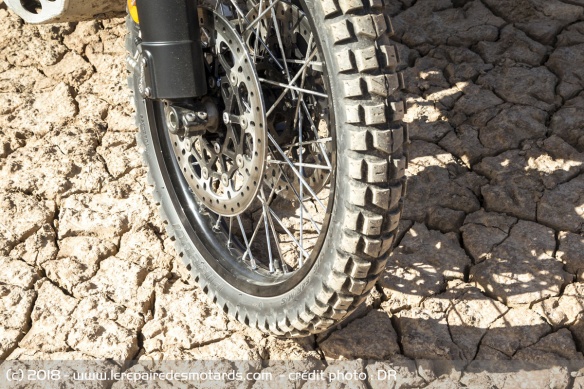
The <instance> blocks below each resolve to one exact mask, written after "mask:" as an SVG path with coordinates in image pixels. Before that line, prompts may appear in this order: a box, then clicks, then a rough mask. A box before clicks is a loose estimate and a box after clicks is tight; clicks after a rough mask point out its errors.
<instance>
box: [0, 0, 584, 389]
mask: <svg viewBox="0 0 584 389" xmlns="http://www.w3.org/2000/svg"><path fill="white" fill-rule="evenodd" d="M386 3H388V7H389V9H390V11H391V14H392V15H393V27H394V29H395V40H396V45H397V47H398V49H399V54H400V60H401V65H402V68H403V73H404V76H405V80H406V85H407V90H406V92H405V98H406V99H407V102H408V106H409V110H408V114H407V121H408V122H410V125H409V132H410V138H411V140H412V143H411V147H410V158H411V161H410V164H409V168H408V176H409V185H408V194H407V198H406V206H405V210H404V214H403V221H402V222H401V224H400V231H401V233H400V235H399V241H398V243H397V247H396V249H395V251H394V253H393V255H392V258H391V259H390V261H389V264H388V266H387V269H386V271H385V273H384V274H383V276H382V277H381V279H380V281H379V282H378V284H377V286H376V288H375V289H374V290H373V292H372V294H371V297H370V298H369V299H368V301H367V304H366V305H364V306H362V307H361V308H360V309H359V310H358V311H357V312H356V313H355V314H354V315H353V316H352V317H351V318H350V320H348V321H347V322H345V323H343V324H342V325H341V326H339V327H338V328H335V329H334V330H332V331H329V332H328V333H325V334H322V335H319V336H315V337H310V338H306V339H302V340H282V339H277V338H274V337H267V336H265V335H263V334H261V333H260V332H258V331H254V330H250V329H248V328H246V327H244V326H242V325H241V324H239V323H238V322H236V321H235V320H233V319H231V318H229V317H228V316H226V315H225V314H224V313H223V312H221V311H219V310H218V309H216V307H215V306H214V305H213V304H211V303H210V302H209V301H208V300H207V298H206V296H205V295H204V293H203V292H202V291H201V290H200V289H199V288H198V287H197V285H196V284H195V283H194V282H192V280H190V279H189V277H188V274H187V271H186V269H185V268H184V266H183V265H182V263H181V262H180V261H179V260H177V258H176V253H175V251H174V249H173V244H172V241H171V240H170V239H169V238H168V237H167V235H166V234H165V232H164V228H163V226H162V223H161V221H160V219H159V217H158V215H157V212H156V209H155V205H154V203H153V201H152V199H151V196H150V194H149V186H148V185H147V183H146V178H145V177H146V174H145V169H144V168H143V167H142V164H141V159H140V155H139V151H138V149H137V146H136V142H135V133H136V128H135V126H134V120H133V116H132V115H133V110H132V108H131V105H130V103H129V93H128V90H127V88H126V65H125V52H124V44H123V43H124V36H125V27H124V24H123V20H121V19H119V20H104V21H94V22H83V23H79V24H61V25H49V26H29V25H23V23H22V22H21V21H20V20H19V19H18V18H17V17H16V16H15V15H14V14H12V13H11V12H9V11H7V10H6V7H5V5H4V4H3V3H2V2H1V0H0V359H6V358H9V359H30V358H32V359H76V358H85V359H110V358H111V359H118V360H122V359H131V358H139V359H142V360H157V359H217V358H224V359H228V360H237V359H250V360H260V359H272V360H288V359H303V360H308V361H316V360H325V359H326V360H331V359H338V358H347V359H358V358H362V359H364V360H367V359H376V360H388V361H401V362H403V363H405V364H406V365H407V364H408V363H409V362H407V361H408V360H409V359H427V360H428V359H429V360H445V359H449V360H462V361H466V362H467V364H468V366H471V365H472V364H470V361H473V360H520V361H567V360H582V359H584V357H583V355H582V352H583V351H584V235H583V233H584V231H583V230H584V93H583V87H584V2H583V1H582V0H564V1H560V0H519V1H507V0H418V1H416V0H389V1H386ZM412 363H413V362H412ZM355 366H356V368H357V369H359V371H369V369H370V368H372V367H371V365H369V366H366V363H365V362H362V361H357V362H356V365H355ZM388 366H389V365H388ZM411 366H413V367H412V369H410V370H408V371H407V373H406V372H405V370H404V371H403V376H404V377H407V380H406V381H403V382H402V383H403V384H404V385H409V387H423V386H428V387H456V386H457V385H467V386H473V385H482V384H485V385H489V384H492V385H495V384H493V383H492V381H489V380H492V378H489V377H488V376H485V375H484V374H483V375H480V374H478V375H477V374H474V375H473V374H470V373H469V370H468V369H467V371H464V372H462V373H460V372H459V374H457V375H452V374H450V375H445V376H442V377H438V376H437V375H432V374H424V373H422V372H421V371H422V369H419V368H416V366H415V364H413V365H411ZM264 367H265V368H269V367H268V366H267V365H264ZM550 369H552V368H551V367H550ZM538 377H539V376H538ZM538 379H540V380H541V382H540V383H541V385H539V384H538V385H537V386H538V387H544V386H546V387H558V388H560V387H567V386H570V387H574V388H582V387H584V370H581V371H580V372H579V373H578V372H570V371H569V370H568V369H567V368H565V367H562V368H555V369H552V370H550V371H549V372H547V373H546V374H542V375H541V377H539V378H538ZM477 380H478V381H477ZM538 382H539V381H538ZM296 385H297V386H295V387H299V385H300V383H296ZM367 385H369V386H370V387H372V388H376V387H386V386H379V385H381V384H379V383H377V382H376V381H372V380H370V382H369V383H368V384H367ZM256 386H260V385H259V383H258V385H256ZM495 386H497V385H495ZM503 386H504V385H503ZM306 387H308V386H306ZM363 387H366V386H363Z"/></svg>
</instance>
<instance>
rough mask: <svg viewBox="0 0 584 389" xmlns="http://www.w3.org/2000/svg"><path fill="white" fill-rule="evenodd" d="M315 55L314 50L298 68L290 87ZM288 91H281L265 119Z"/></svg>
mask: <svg viewBox="0 0 584 389" xmlns="http://www.w3.org/2000/svg"><path fill="white" fill-rule="evenodd" d="M316 54H317V51H316V49H314V50H313V51H312V53H311V54H310V56H309V57H308V58H307V59H306V61H305V62H304V65H302V67H301V68H300V70H299V71H298V73H296V75H295V76H294V77H293V78H292V80H291V81H290V83H289V84H290V85H291V84H293V83H294V82H296V80H297V79H298V78H299V77H300V76H302V71H303V70H304V69H305V68H306V67H307V66H308V63H309V62H310V61H311V60H312V58H314V57H315V56H316ZM288 89H289V88H287V87H286V88H284V90H283V91H282V93H280V96H278V98H277V99H276V101H275V102H274V104H272V106H271V107H270V109H268V111H267V112H266V117H267V116H270V114H271V113H272V112H273V111H274V109H276V107H277V106H278V104H280V101H282V99H283V98H284V96H286V93H288Z"/></svg>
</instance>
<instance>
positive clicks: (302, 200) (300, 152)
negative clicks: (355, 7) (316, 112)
mask: <svg viewBox="0 0 584 389" xmlns="http://www.w3.org/2000/svg"><path fill="white" fill-rule="evenodd" d="M311 38H312V36H311ZM311 41H312V39H311ZM300 85H301V86H302V85H304V77H303V80H302V83H301V84H300ZM299 99H300V100H301V99H302V94H300V97H299ZM297 107H298V106H297ZM296 112H297V113H298V143H300V147H298V150H299V151H298V160H299V161H300V175H301V176H304V166H302V149H303V148H304V147H303V146H302V111H298V109H297V110H296ZM293 128H294V127H293ZM303 189H304V188H303V186H302V185H300V204H298V208H299V212H300V249H301V250H304V247H303V245H302V241H303V236H302V233H303V227H304V217H303V215H302V211H303V210H304V207H303V206H302V205H303V204H304V196H303V194H304V190H303ZM298 267H302V254H301V253H298Z"/></svg>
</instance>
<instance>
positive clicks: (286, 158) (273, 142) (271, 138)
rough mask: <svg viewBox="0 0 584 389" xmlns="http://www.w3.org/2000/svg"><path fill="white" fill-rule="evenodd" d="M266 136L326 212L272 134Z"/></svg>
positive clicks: (322, 205)
mask: <svg viewBox="0 0 584 389" xmlns="http://www.w3.org/2000/svg"><path fill="white" fill-rule="evenodd" d="M268 138H269V139H270V142H272V144H273V145H274V147H276V149H277V150H278V152H279V153H280V155H282V158H284V160H285V161H286V162H287V163H288V166H289V167H290V169H291V170H292V171H293V172H294V174H296V176H297V177H298V180H300V182H301V183H302V184H303V185H304V186H306V190H308V191H309V192H310V194H311V195H312V197H313V198H314V199H315V200H316V202H317V203H318V204H319V205H320V206H321V207H322V209H323V210H324V211H325V212H326V207H325V205H324V204H323V203H322V201H320V199H319V198H318V196H316V193H314V191H313V190H312V188H311V187H310V185H308V184H307V183H306V181H305V180H304V178H303V177H302V176H301V175H300V173H298V170H296V167H294V164H293V163H292V161H290V158H288V156H287V155H286V153H284V151H283V150H282V149H281V148H280V146H279V145H278V142H276V140H275V139H274V138H273V137H272V135H271V134H270V133H269V132H268Z"/></svg>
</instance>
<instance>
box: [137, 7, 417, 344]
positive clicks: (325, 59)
mask: <svg viewBox="0 0 584 389" xmlns="http://www.w3.org/2000/svg"><path fill="white" fill-rule="evenodd" d="M198 17H199V22H200V28H201V37H202V45H203V51H204V56H205V66H206V72H207V76H208V79H209V85H208V90H209V93H208V96H206V97H205V99H210V100H211V101H213V103H214V104H215V105H216V106H217V107H219V109H220V118H221V119H222V120H221V123H220V125H219V127H218V130H217V131H214V132H206V133H204V134H200V133H199V134H188V133H186V134H182V135H179V134H176V133H175V134H173V133H172V132H171V131H169V128H168V126H167V121H166V116H165V102H163V101H154V100H150V99H146V98H143V97H142V94H141V93H140V92H139V90H140V82H141V80H140V75H139V72H138V71H136V70H135V67H130V68H131V70H130V71H131V72H132V74H131V76H130V78H129V84H130V87H131V88H132V89H133V91H134V100H135V105H136V111H137V124H138V126H139V134H138V144H139V146H140V147H141V149H142V153H143V157H144V161H145V163H146V164H147V166H148V169H149V173H148V175H149V182H150V183H151V184H152V185H153V188H154V189H153V193H154V198H155V199H156V201H157V203H158V205H159V210H160V214H161V217H162V218H163V220H164V222H165V225H166V229H167V232H168V234H169V235H170V236H172V237H173V238H174V240H175V243H176V248H177V251H178V252H179V253H180V256H181V257H182V259H183V261H184V262H185V264H186V266H187V268H188V269H189V270H190V271H191V272H192V274H193V276H194V278H195V280H196V281H197V282H198V283H199V284H200V285H201V287H202V289H203V290H204V291H205V292H206V293H207V294H208V295H209V296H211V298H212V299H213V301H215V302H216V303H217V304H218V305H219V306H220V307H221V308H222V309H223V310H224V311H225V312H227V313H229V314H230V315H232V316H233V317H235V318H236V319H238V320H239V321H241V322H243V323H245V324H246V325H248V326H251V327H255V328H258V329H260V330H262V331H264V332H266V333H270V334H274V335H278V336H287V337H296V336H306V335H309V334H314V333H318V332H321V331H324V330H326V329H327V328H329V327H331V326H332V325H334V324H336V323H338V322H339V321H341V320H342V319H343V318H345V317H346V316H347V315H349V314H350V313H351V312H352V311H353V310H354V309H355V308H357V306H358V305H359V304H360V303H361V302H362V301H363V300H364V299H365V298H366V296H367V293H368V292H369V291H370V290H371V288H372V287H373V286H374V285H375V282H376V281H377V278H378V276H379V275H380V273H381V272H382V271H383V269H384V267H385V264H386V262H387V258H388V255H389V252H390V250H391V247H392V244H393V240H394V238H395V232H396V228H397V225H398V221H399V218H400V214H401V210H402V197H403V193H404V190H405V178H404V169H405V165H406V155H405V152H404V147H405V145H406V143H407V140H408V138H407V131H406V127H405V126H404V125H403V124H402V122H401V120H402V118H403V115H404V104H403V102H401V101H400V100H398V99H397V98H395V95H396V92H397V90H398V89H399V88H400V87H401V86H402V83H403V81H402V80H401V77H400V74H399V73H398V72H396V67H397V54H396V50H395V47H394V46H392V45H391V41H390V40H389V37H390V34H391V23H390V21H389V18H388V16H387V15H386V14H385V12H384V8H383V5H382V3H381V1H376V0H365V1H362V0H340V1H335V0H322V1H313V0H306V1H300V2H297V1H293V2H288V1H284V0H269V1H266V0H250V1H240V2H235V1H230V0H220V1H202V2H201V3H200V6H199V9H198ZM128 29H129V34H128V38H127V49H128V51H129V62H131V63H133V64H136V63H140V28H139V25H137V24H136V23H134V22H133V21H132V20H131V19H129V20H128Z"/></svg>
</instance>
